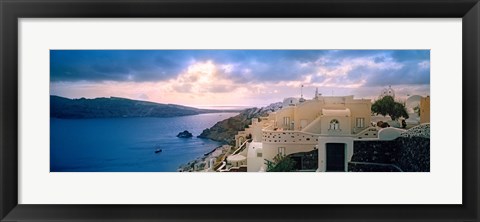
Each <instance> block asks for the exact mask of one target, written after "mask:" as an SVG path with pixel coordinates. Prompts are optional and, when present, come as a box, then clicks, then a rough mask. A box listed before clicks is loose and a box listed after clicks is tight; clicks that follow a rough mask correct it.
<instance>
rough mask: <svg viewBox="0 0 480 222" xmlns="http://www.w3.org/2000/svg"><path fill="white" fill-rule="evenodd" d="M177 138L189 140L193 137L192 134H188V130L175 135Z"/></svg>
mask: <svg viewBox="0 0 480 222" xmlns="http://www.w3.org/2000/svg"><path fill="white" fill-rule="evenodd" d="M177 137H178V138H191V137H193V135H192V133H190V132H188V130H185V131H183V132H180V133H178V134H177Z"/></svg>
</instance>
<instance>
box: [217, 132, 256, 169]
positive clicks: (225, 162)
mask: <svg viewBox="0 0 480 222" xmlns="http://www.w3.org/2000/svg"><path fill="white" fill-rule="evenodd" d="M251 141H252V140H251V139H250V140H246V141H245V142H243V143H242V145H240V147H239V148H238V149H236V150H235V151H233V153H232V154H231V155H236V154H238V153H240V152H241V151H243V150H244V149H245V147H247V145H246V144H247V143H248V142H251ZM227 157H228V156H226V157H225V159H224V160H223V161H222V164H221V165H220V167H218V168H217V169H216V171H217V172H225V171H229V169H224V168H225V167H226V166H227Z"/></svg>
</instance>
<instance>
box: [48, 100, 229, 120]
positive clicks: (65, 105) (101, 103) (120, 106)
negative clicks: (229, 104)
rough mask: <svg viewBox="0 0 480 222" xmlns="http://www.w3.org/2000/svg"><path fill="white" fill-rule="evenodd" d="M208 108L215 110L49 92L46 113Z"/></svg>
mask: <svg viewBox="0 0 480 222" xmlns="http://www.w3.org/2000/svg"><path fill="white" fill-rule="evenodd" d="M211 112H219V111H218V110H207V109H197V108H193V107H187V106H180V105H175V104H161V103H153V102H146V101H139V100H132V99H125V98H118V97H110V98H95V99H85V98H81V99H68V98H64V97H60V96H50V117H54V118H65V119H82V118H120V117H173V116H186V115H196V114H201V113H211ZM222 112H224V111H222Z"/></svg>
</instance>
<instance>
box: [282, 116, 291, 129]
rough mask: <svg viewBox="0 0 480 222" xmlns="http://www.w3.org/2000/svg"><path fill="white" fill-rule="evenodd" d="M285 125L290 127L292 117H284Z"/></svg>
mask: <svg viewBox="0 0 480 222" xmlns="http://www.w3.org/2000/svg"><path fill="white" fill-rule="evenodd" d="M283 125H284V126H286V127H290V117H283Z"/></svg>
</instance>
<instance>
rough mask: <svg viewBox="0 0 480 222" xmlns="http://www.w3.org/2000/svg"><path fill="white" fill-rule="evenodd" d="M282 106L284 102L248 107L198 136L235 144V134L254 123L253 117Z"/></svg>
mask: <svg viewBox="0 0 480 222" xmlns="http://www.w3.org/2000/svg"><path fill="white" fill-rule="evenodd" d="M281 108H282V103H280V102H278V103H272V104H270V105H268V106H266V107H262V108H250V109H246V110H244V111H242V112H240V114H238V115H236V116H234V117H230V118H228V119H225V120H222V121H220V122H218V123H216V124H215V125H214V126H213V127H211V128H208V129H205V130H203V132H202V133H201V134H200V135H199V136H198V137H200V138H207V139H211V140H215V141H218V142H222V143H226V144H234V143H235V135H236V134H237V133H238V131H242V130H244V129H245V128H246V127H247V126H248V125H250V124H251V123H252V118H258V117H264V116H267V115H268V114H269V113H270V112H274V111H277V110H279V109H281Z"/></svg>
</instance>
